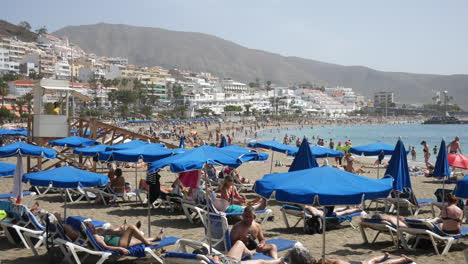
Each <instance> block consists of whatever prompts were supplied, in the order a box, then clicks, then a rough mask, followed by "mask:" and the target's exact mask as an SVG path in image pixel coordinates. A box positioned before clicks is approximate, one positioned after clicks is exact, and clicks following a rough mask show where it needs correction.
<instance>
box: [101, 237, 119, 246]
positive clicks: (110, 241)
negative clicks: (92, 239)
mask: <svg viewBox="0 0 468 264" xmlns="http://www.w3.org/2000/svg"><path fill="white" fill-rule="evenodd" d="M119 242H120V236H113V235H105V236H104V243H106V245H108V246H113V247H118V246H119Z"/></svg>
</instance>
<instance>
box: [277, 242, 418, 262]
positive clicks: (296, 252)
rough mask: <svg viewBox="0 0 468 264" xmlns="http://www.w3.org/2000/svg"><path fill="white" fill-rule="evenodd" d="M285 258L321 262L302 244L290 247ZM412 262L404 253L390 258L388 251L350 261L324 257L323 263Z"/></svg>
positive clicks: (293, 260) (296, 260)
mask: <svg viewBox="0 0 468 264" xmlns="http://www.w3.org/2000/svg"><path fill="white" fill-rule="evenodd" d="M286 258H287V259H288V260H289V261H288V263H289V264H321V263H322V260H321V259H318V260H317V259H315V258H314V257H313V256H312V255H311V254H310V251H309V250H308V249H307V248H305V247H304V246H302V245H297V246H295V247H293V248H292V249H290V250H289V251H288V253H287V254H286ZM410 262H413V260H412V259H410V258H409V257H407V256H405V255H401V256H400V257H399V258H390V255H389V254H388V253H385V254H384V255H381V256H376V257H372V258H370V259H368V260H365V261H362V262H361V261H352V262H349V261H347V260H341V259H325V263H327V264H351V263H353V264H358V263H359V264H376V263H381V264H405V263H410Z"/></svg>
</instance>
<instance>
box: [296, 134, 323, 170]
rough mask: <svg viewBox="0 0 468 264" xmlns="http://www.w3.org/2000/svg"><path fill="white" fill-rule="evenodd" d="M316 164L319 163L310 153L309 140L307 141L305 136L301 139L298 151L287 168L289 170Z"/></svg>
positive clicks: (310, 166)
mask: <svg viewBox="0 0 468 264" xmlns="http://www.w3.org/2000/svg"><path fill="white" fill-rule="evenodd" d="M318 166H319V165H318V163H317V161H316V160H315V158H314V156H313V155H312V151H311V149H310V146H309V141H307V138H304V139H303V140H302V143H301V146H300V147H299V151H298V152H297V153H296V157H295V158H294V160H293V162H292V164H291V167H290V168H289V172H292V171H298V170H305V169H311V168H315V167H318Z"/></svg>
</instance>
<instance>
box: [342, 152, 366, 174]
mask: <svg viewBox="0 0 468 264" xmlns="http://www.w3.org/2000/svg"><path fill="white" fill-rule="evenodd" d="M345 170H346V171H347V172H351V173H356V174H359V173H367V172H366V171H365V170H363V169H361V168H354V157H353V156H350V157H349V158H348V164H347V165H346V167H345Z"/></svg>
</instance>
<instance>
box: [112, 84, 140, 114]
mask: <svg viewBox="0 0 468 264" xmlns="http://www.w3.org/2000/svg"><path fill="white" fill-rule="evenodd" d="M108 97H109V101H110V102H111V103H112V102H114V101H118V102H120V103H121V104H120V105H119V106H118V107H117V110H118V112H120V113H121V116H122V117H123V118H124V119H126V118H127V116H128V106H129V104H132V103H135V101H136V95H135V92H134V91H132V90H115V91H112V92H110V93H109V94H108Z"/></svg>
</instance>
